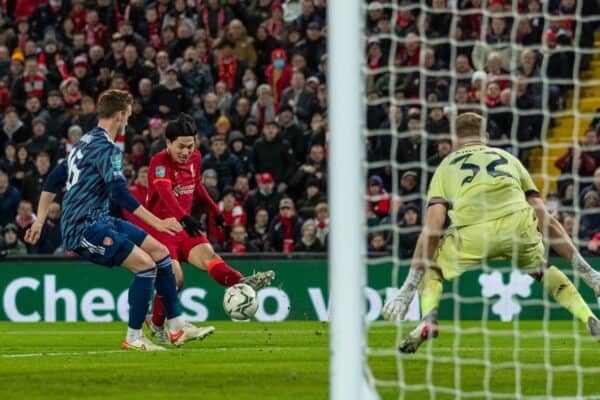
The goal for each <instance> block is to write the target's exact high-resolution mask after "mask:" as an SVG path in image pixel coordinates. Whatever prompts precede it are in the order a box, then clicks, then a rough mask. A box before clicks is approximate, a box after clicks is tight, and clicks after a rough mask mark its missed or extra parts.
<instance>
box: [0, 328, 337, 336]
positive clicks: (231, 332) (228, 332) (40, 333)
mask: <svg viewBox="0 0 600 400" xmlns="http://www.w3.org/2000/svg"><path fill="white" fill-rule="evenodd" d="M316 331H319V332H320V333H321V334H322V335H326V334H327V333H328V330H327V329H322V330H321V329H311V330H291V331H281V330H273V331H272V330H261V331H249V330H244V331H237V330H225V331H224V330H221V329H217V330H216V331H215V335H248V334H255V335H262V334H266V335H268V334H271V335H279V334H281V335H303V334H305V335H314V333H315V332H316ZM119 333H124V330H118V331H117V330H112V331H48V332H46V331H27V330H20V331H0V336H2V335H27V336H30V335H32V336H36V335H38V336H48V335H57V336H58V335H115V334H119Z"/></svg>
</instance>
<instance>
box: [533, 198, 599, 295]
mask: <svg viewBox="0 0 600 400" xmlns="http://www.w3.org/2000/svg"><path fill="white" fill-rule="evenodd" d="M527 201H528V202H529V204H530V205H531V206H532V207H533V208H534V210H535V214H536V216H537V219H538V229H539V230H540V232H542V234H543V235H544V237H546V238H547V239H548V241H549V242H550V246H551V247H552V249H553V250H554V251H556V252H557V253H558V255H559V256H561V257H563V258H565V259H567V260H569V261H570V262H571V265H572V267H573V270H574V271H577V272H578V273H579V274H581V278H582V279H583V281H584V282H585V283H586V285H588V286H589V287H590V288H592V289H593V290H594V292H595V293H596V295H597V296H598V295H600V273H599V272H598V271H596V270H594V269H593V268H592V267H591V266H590V264H589V263H588V262H587V261H586V260H585V259H584V258H583V257H582V256H581V254H580V253H579V250H577V247H575V244H574V243H573V241H572V240H571V238H570V237H569V234H568V233H567V231H565V228H564V227H563V226H562V224H561V223H560V222H559V221H558V220H557V219H556V218H555V217H554V216H552V215H551V214H550V213H549V212H548V209H547V208H546V205H545V204H544V202H543V201H542V199H541V198H540V197H539V196H528V197H527Z"/></svg>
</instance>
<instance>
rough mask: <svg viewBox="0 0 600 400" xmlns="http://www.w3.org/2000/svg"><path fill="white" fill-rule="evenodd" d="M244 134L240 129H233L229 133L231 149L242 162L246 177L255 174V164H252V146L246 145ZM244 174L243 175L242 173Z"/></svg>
mask: <svg viewBox="0 0 600 400" xmlns="http://www.w3.org/2000/svg"><path fill="white" fill-rule="evenodd" d="M245 139H246V138H245V137H244V134H243V133H242V132H240V131H231V132H230V133H229V139H228V142H229V149H230V151H231V154H233V155H235V156H236V157H237V158H238V159H239V160H240V162H241V163H242V173H243V175H244V176H246V177H251V176H253V174H254V165H252V148H251V147H249V146H246V145H245ZM240 176H242V175H240Z"/></svg>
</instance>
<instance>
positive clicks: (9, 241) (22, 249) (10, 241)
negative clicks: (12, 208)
mask: <svg viewBox="0 0 600 400" xmlns="http://www.w3.org/2000/svg"><path fill="white" fill-rule="evenodd" d="M2 237H3V242H2V246H1V247H0V248H1V250H2V251H5V252H6V254H7V255H9V256H24V255H27V247H26V246H25V243H23V242H22V241H21V240H20V239H19V236H18V229H17V226H16V225H15V224H8V225H6V226H5V227H4V229H2Z"/></svg>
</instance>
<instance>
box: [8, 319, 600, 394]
mask: <svg viewBox="0 0 600 400" xmlns="http://www.w3.org/2000/svg"><path fill="white" fill-rule="evenodd" d="M214 325H215V326H216V328H217V331H216V332H215V334H214V335H213V336H212V337H209V338H207V339H206V340H205V341H204V342H201V343H198V342H192V343H190V344H188V345H187V346H186V347H184V348H182V349H176V348H170V351H168V352H165V353H152V354H143V353H136V352H129V351H120V350H119V344H120V341H121V340H122V338H123V335H124V332H125V324H123V323H106V324H105V323H102V324H91V323H54V324H43V323H41V324H15V323H0V394H1V396H0V398H2V399H3V400H5V399H13V398H14V399H22V398H27V399H36V398H43V399H70V398H77V399H81V398H87V399H107V398H110V399H158V398H161V399H163V398H174V399H181V398H186V399H198V398H201V399H203V400H211V399H236V400H243V399H281V400H286V399H294V400H300V399H326V398H327V393H328V356H329V351H328V332H327V329H328V326H327V325H326V324H324V323H319V322H283V323H271V324H265V323H257V322H253V323H232V322H217V323H214ZM413 326H414V323H412V324H410V323H407V324H404V325H403V327H402V329H403V331H404V332H407V331H408V329H410V328H412V327H413ZM446 326H451V325H446ZM480 326H481V324H480V323H479V322H476V321H473V322H463V323H461V328H462V329H467V330H468V329H469V328H477V329H479V328H480ZM549 326H550V328H551V329H552V331H551V334H552V335H556V337H553V338H552V339H551V340H550V343H551V350H550V351H549V353H548V358H547V362H548V365H549V366H550V367H551V368H552V370H553V374H552V375H553V381H554V385H553V387H552V394H553V395H554V396H559V395H560V396H575V395H576V387H577V381H576V374H575V373H574V372H573V371H561V370H560V368H564V366H569V365H573V364H574V353H573V351H572V349H573V346H574V342H575V340H574V338H573V328H572V327H573V325H572V323H571V322H551V323H550V324H549ZM488 328H489V329H490V333H491V335H490V336H489V341H488V342H487V343H485V342H484V339H483V336H482V335H481V334H480V333H477V334H476V333H463V334H462V335H461V336H460V343H458V342H457V336H456V335H454V334H452V333H449V332H444V330H442V333H441V336H440V337H439V338H438V339H436V340H434V341H433V342H432V345H431V347H430V345H429V344H426V345H424V346H422V347H421V349H420V350H419V352H418V353H417V354H415V355H408V356H401V357H396V355H395V353H394V352H393V348H392V346H393V345H394V344H395V343H396V341H397V340H398V339H399V338H401V336H402V335H398V332H397V330H396V328H395V327H394V326H391V325H389V324H383V323H377V324H376V325H374V326H372V327H371V329H370V330H369V346H370V351H371V354H370V355H369V364H370V366H371V368H372V371H373V374H374V375H375V377H376V378H377V379H378V382H379V383H382V385H380V386H378V390H379V392H380V394H381V396H382V398H383V399H397V398H399V393H400V392H399V390H400V389H399V388H398V387H397V382H398V369H397V365H398V363H400V364H401V365H402V366H403V367H404V376H405V381H406V382H407V383H408V384H410V385H416V386H411V387H410V391H407V392H405V398H406V399H426V398H429V397H430V392H429V391H427V390H426V389H425V388H419V387H418V385H420V384H421V385H422V384H425V383H426V382H427V375H428V370H430V371H431V372H430V376H431V378H432V383H434V384H436V385H438V386H439V387H445V388H447V389H452V388H455V387H456V383H457V382H459V383H460V386H461V389H462V390H463V391H469V392H478V391H482V390H484V387H483V381H484V377H485V374H486V368H485V366H484V365H482V362H481V360H484V353H485V350H484V349H485V348H487V349H488V351H489V360H490V364H489V368H488V372H489V376H490V390H491V391H493V392H497V393H505V395H506V397H505V398H510V396H511V393H513V394H514V393H515V369H514V364H512V360H513V356H514V348H515V342H514V338H513V336H512V334H511V332H512V325H511V324H504V323H499V322H490V323H488ZM541 330H542V324H541V323H540V322H521V323H520V329H519V331H520V332H521V333H522V335H521V338H520V343H519V348H520V349H521V350H520V351H519V352H518V356H519V359H520V360H521V361H522V362H525V363H528V364H531V365H533V364H538V367H537V368H535V369H526V368H524V369H522V371H521V392H522V393H523V394H525V395H540V396H543V395H544V394H545V393H546V385H547V381H546V376H547V374H546V370H545V369H543V368H544V367H543V364H544V352H543V348H544V338H543V335H538V334H541V332H542V331H541ZM446 331H447V330H446ZM579 332H580V334H581V336H580V338H579V339H580V349H581V351H580V355H579V357H580V362H579V365H580V366H581V367H583V368H584V369H585V368H586V367H592V366H597V365H598V363H597V360H598V350H600V345H599V344H597V343H595V342H593V341H592V340H591V338H589V337H588V336H587V334H586V332H585V331H584V329H583V327H581V329H580V330H579ZM455 343H458V344H459V347H458V350H457V351H456V354H457V355H459V356H460V357H462V358H464V360H467V361H469V360H470V361H471V362H473V364H465V365H462V366H461V368H460V376H459V377H458V378H457V375H456V371H457V369H456V367H455V365H454V364H453V363H452V361H453V360H452V357H453V354H454V351H455V350H453V344H455ZM429 352H430V354H431V355H433V356H434V358H436V361H433V362H429V361H428V359H427V356H428V353H429ZM503 363H507V364H503ZM509 364H510V365H509ZM597 376H600V374H599V373H598V371H594V372H593V373H590V374H584V375H583V387H584V391H583V392H584V394H586V395H591V394H598V393H600V386H599V384H598V382H597ZM513 397H514V396H513ZM450 398H452V399H453V398H455V395H454V394H451V393H443V392H437V393H436V399H450ZM471 398H483V396H482V395H481V396H472V397H471Z"/></svg>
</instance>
